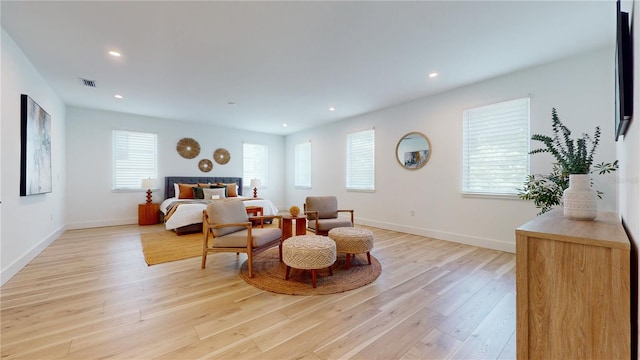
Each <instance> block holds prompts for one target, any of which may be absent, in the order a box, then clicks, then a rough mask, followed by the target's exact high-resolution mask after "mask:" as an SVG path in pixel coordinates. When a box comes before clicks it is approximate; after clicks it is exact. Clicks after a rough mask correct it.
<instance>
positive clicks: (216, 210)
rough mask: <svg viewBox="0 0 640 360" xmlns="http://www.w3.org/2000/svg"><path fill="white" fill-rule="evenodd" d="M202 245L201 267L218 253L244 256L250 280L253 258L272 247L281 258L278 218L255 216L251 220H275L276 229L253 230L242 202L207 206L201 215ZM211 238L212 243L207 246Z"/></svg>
mask: <svg viewBox="0 0 640 360" xmlns="http://www.w3.org/2000/svg"><path fill="white" fill-rule="evenodd" d="M202 217H203V218H202V227H203V229H202V230H203V232H204V244H203V247H202V268H203V269H204V268H205V266H206V264H207V255H208V254H209V253H218V252H235V253H241V252H243V253H246V254H247V257H248V265H249V277H253V256H255V255H257V254H259V253H261V252H263V251H265V250H267V249H269V248H271V247H274V246H279V247H280V259H282V221H281V218H282V217H281V216H279V215H275V216H255V217H251V219H254V220H260V219H261V218H266V219H278V224H279V227H278V228H252V227H251V222H250V221H249V217H248V215H247V210H246V208H245V206H244V204H243V203H242V201H241V200H216V201H213V202H212V203H211V204H209V205H208V206H207V209H206V210H204V211H203V215H202ZM209 235H211V238H212V239H211V243H209Z"/></svg>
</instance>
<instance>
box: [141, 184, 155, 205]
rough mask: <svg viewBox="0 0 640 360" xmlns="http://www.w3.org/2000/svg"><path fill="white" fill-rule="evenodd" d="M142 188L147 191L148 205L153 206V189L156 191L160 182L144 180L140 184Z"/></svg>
mask: <svg viewBox="0 0 640 360" xmlns="http://www.w3.org/2000/svg"><path fill="white" fill-rule="evenodd" d="M140 187H141V188H143V189H147V204H151V189H155V188H157V187H158V182H157V181H156V179H151V178H148V179H142V181H141V182H140Z"/></svg>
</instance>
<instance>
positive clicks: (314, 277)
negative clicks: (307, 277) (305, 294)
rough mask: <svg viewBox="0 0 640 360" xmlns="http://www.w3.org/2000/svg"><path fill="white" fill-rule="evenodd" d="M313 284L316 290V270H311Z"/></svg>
mask: <svg viewBox="0 0 640 360" xmlns="http://www.w3.org/2000/svg"><path fill="white" fill-rule="evenodd" d="M311 283H312V284H313V288H314V289H315V288H316V269H311Z"/></svg>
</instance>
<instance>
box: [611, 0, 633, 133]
mask: <svg viewBox="0 0 640 360" xmlns="http://www.w3.org/2000/svg"><path fill="white" fill-rule="evenodd" d="M616 7H617V21H616V23H617V26H616V76H615V77H616V116H615V118H616V123H615V137H616V141H618V138H619V137H620V135H624V134H625V133H626V132H627V128H628V127H629V123H630V122H631V118H632V116H633V42H632V38H631V31H630V29H629V14H628V13H626V12H624V11H621V10H620V1H619V0H618V1H617V2H616Z"/></svg>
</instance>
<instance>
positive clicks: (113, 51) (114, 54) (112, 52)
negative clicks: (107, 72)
mask: <svg viewBox="0 0 640 360" xmlns="http://www.w3.org/2000/svg"><path fill="white" fill-rule="evenodd" d="M109 55H111V56H116V57H118V56H121V55H122V54H120V53H119V52H117V51H115V50H111V51H109Z"/></svg>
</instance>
